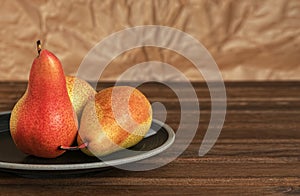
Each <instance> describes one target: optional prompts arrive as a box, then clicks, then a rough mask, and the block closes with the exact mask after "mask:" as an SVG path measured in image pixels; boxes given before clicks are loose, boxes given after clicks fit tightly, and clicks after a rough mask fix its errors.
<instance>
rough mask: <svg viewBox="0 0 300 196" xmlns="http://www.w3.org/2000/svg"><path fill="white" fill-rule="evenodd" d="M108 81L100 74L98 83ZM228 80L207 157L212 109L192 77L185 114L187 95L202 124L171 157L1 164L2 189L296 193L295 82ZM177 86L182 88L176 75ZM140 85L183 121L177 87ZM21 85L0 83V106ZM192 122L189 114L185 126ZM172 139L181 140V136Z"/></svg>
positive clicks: (299, 149)
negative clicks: (89, 163)
mask: <svg viewBox="0 0 300 196" xmlns="http://www.w3.org/2000/svg"><path fill="white" fill-rule="evenodd" d="M113 85H114V84H113V83H109V82H103V83H100V84H99V85H98V86H97V89H98V90H100V89H103V88H106V87H109V86H113ZM225 85H226V94H227V115H226V121H225V123H224V127H223V129H222V132H221V135H220V137H219V139H218V141H217V143H216V144H215V146H214V147H213V148H212V149H211V150H210V152H209V153H208V154H207V155H205V156H204V157H199V156H198V150H199V146H200V144H201V142H202V139H203V136H204V134H205V132H206V129H207V126H208V123H209V119H210V115H211V103H210V95H209V91H208V89H207V86H206V84H205V83H193V87H194V89H195V92H196V94H197V96H198V100H192V99H191V98H190V97H183V100H181V101H184V102H185V103H187V105H189V104H190V105H191V107H190V108H189V110H188V112H187V113H186V114H185V115H187V116H192V115H194V114H195V109H194V108H193V107H192V102H194V101H198V102H199V104H200V107H201V117H200V122H199V127H198V130H197V134H196V135H195V137H194V139H193V141H192V143H191V144H190V145H189V147H188V148H187V149H186V150H185V152H183V153H182V154H181V156H179V157H178V158H177V159H175V160H174V161H172V162H171V163H169V164H167V165H165V166H163V167H161V168H158V169H155V170H150V171H144V172H131V171H124V170H120V169H116V168H114V169H111V170H108V171H105V172H100V173H93V174H91V175H84V176H81V177H76V178H54V179H53V178H49V179H47V178H46V179H26V178H22V177H18V176H15V175H12V174H7V173H4V172H0V190H1V194H16V195H17V194H20V193H21V192H22V194H24V195H32V194H41V193H43V194H45V195H54V194H58V195H72V194H86V193H88V194H93V195H94V194H104V195H120V194H122V195H123V194H124V195H136V194H139V195H154V194H155V195H182V194H194V195H286V194H295V195H298V194H300V120H299V119H300V82H227V83H225ZM176 86H177V87H176V88H178V89H180V90H182V91H185V89H184V88H183V89H182V88H181V87H182V85H181V84H180V83H178V84H176ZM138 88H139V89H140V90H141V91H142V92H143V93H145V95H146V96H147V97H148V98H149V100H150V101H151V102H157V101H158V102H161V103H163V104H164V105H165V107H166V108H167V111H168V113H167V121H166V122H167V124H169V125H170V126H171V127H172V128H173V129H174V130H176V129H177V128H178V125H179V122H180V105H179V100H178V98H177V97H176V94H175V93H174V92H173V91H172V90H171V89H169V88H168V87H165V86H163V85H161V84H157V83H147V84H143V85H141V86H140V87H138ZM25 89H26V83H22V82H2V83H0V111H6V110H11V109H12V108H13V106H14V104H15V103H16V101H17V100H18V99H19V98H20V97H21V96H22V94H23V93H24V91H25ZM215 90H218V89H217V88H216V89H215ZM159 113H160V111H158V112H157V114H159ZM192 123H193V122H192V121H191V122H189V121H188V122H186V123H185V124H184V125H183V130H189V129H190V127H191V124H192ZM176 147H178V148H180V142H179V145H178V146H176ZM139 164H144V163H139ZM149 164H150V163H149Z"/></svg>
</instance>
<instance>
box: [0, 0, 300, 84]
mask: <svg viewBox="0 0 300 196" xmlns="http://www.w3.org/2000/svg"><path fill="white" fill-rule="evenodd" d="M0 25H1V28H0V35H1V44H0V62H1V63H0V70H1V71H0V80H1V81H16V80H17V81H26V80H28V75H29V71H30V67H31V63H32V61H33V58H34V57H35V56H36V55H37V54H36V45H35V42H36V40H37V39H40V40H42V42H43V47H44V48H47V49H48V50H50V51H52V52H53V53H55V54H56V56H58V57H59V58H60V60H61V61H62V64H63V67H64V70H65V73H66V74H69V75H76V72H77V69H78V67H79V65H80V63H81V61H82V60H83V58H84V56H85V55H86V54H87V52H88V51H89V50H90V49H91V48H92V47H93V46H95V44H97V43H98V42H99V41H101V40H102V39H104V38H105V37H106V36H108V35H110V34H112V33H114V32H117V31H120V30H123V29H126V28H129V27H134V26H138V25H164V26H170V27H174V28H177V29H179V30H182V31H184V32H186V33H188V34H190V35H192V36H193V37H195V38H196V39H198V40H199V41H200V42H201V43H202V44H203V45H204V46H205V47H206V48H207V49H208V51H209V52H210V53H211V55H212V56H213V58H214V59H215V61H216V62H217V64H218V66H219V69H220V70H221V73H222V76H223V78H224V80H225V81H241V80H256V81H260V80H299V79H300V1H299V0H191V1H188V0H164V1H160V0H141V1H136V0H126V1H125V0H119V1H112V0H101V1H93V0H69V1H64V0H55V1H47V0H1V1H0ZM151 60H156V61H162V62H166V63H169V64H171V65H173V66H175V67H176V68H178V69H180V70H181V71H182V72H183V73H184V74H185V75H186V76H187V77H188V78H189V79H190V80H193V81H201V80H202V77H201V75H200V74H199V73H198V72H197V71H196V70H195V68H194V67H193V65H192V64H191V63H190V62H189V61H188V60H187V59H185V58H184V57H183V56H181V55H179V54H176V53H174V52H172V51H168V50H166V49H160V48H155V47H145V48H138V49H133V50H130V51H128V52H126V53H124V54H122V55H120V56H119V57H117V58H116V59H114V60H113V61H112V63H111V64H110V65H109V67H108V68H107V69H106V70H105V72H104V74H103V75H102V77H101V79H103V80H110V81H113V80H116V78H117V77H118V76H119V75H120V74H121V73H122V72H124V71H125V70H126V69H127V68H129V67H130V66H133V65H135V64H137V63H141V62H145V61H151Z"/></svg>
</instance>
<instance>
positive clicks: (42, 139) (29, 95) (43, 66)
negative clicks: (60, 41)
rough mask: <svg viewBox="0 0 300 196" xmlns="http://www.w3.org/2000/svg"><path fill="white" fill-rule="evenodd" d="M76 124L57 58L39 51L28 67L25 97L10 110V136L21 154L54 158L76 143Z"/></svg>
mask: <svg viewBox="0 0 300 196" xmlns="http://www.w3.org/2000/svg"><path fill="white" fill-rule="evenodd" d="M77 130H78V121H77V117H76V113H75V112H74V110H73V107H72V104H71V101H70V98H69V96H68V92H67V87H66V79H65V75H64V72H63V69H62V65H61V63H60V61H59V60H58V58H57V57H56V56H55V55H54V54H52V53H51V52H49V51H47V50H41V51H39V56H38V57H36V58H35V59H34V61H33V63H32V67H31V70H30V76H29V81H28V86H27V90H26V92H25V94H24V95H23V96H22V98H21V99H20V100H19V101H18V102H17V103H16V105H15V106H14V108H13V110H12V113H11V118H10V132H11V136H12V138H13V141H14V143H15V144H16V146H17V148H18V149H19V150H21V151H22V152H24V153H26V154H29V155H34V156H37V157H43V158H54V157H57V156H60V155H61V154H63V153H64V152H65V151H64V150H61V149H59V147H60V146H62V145H64V146H70V145H71V144H72V143H73V142H74V140H75V139H76V135H77Z"/></svg>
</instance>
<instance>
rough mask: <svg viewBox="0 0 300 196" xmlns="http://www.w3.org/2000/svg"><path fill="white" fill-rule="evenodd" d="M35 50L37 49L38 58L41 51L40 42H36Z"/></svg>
mask: <svg viewBox="0 0 300 196" xmlns="http://www.w3.org/2000/svg"><path fill="white" fill-rule="evenodd" d="M36 49H37V52H38V55H39V56H40V53H41V50H42V43H41V41H40V40H37V42H36Z"/></svg>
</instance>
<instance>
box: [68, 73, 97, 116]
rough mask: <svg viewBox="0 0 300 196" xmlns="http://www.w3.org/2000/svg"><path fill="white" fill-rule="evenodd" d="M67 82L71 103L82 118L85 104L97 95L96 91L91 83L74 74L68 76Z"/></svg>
mask: <svg viewBox="0 0 300 196" xmlns="http://www.w3.org/2000/svg"><path fill="white" fill-rule="evenodd" d="M66 82H67V90H68V94H69V97H70V100H71V103H72V105H73V108H74V110H75V112H76V114H77V117H78V119H80V116H81V113H82V110H83V108H84V106H85V104H86V103H87V101H88V99H90V98H93V97H94V96H95V94H96V91H95V89H94V88H93V87H92V86H91V85H90V84H89V83H87V82H86V81H84V80H82V79H80V78H77V77H74V76H66Z"/></svg>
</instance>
